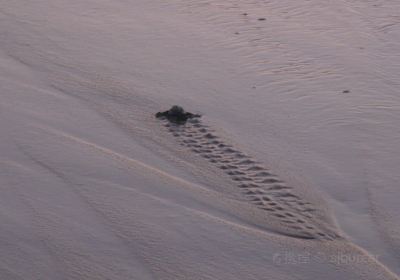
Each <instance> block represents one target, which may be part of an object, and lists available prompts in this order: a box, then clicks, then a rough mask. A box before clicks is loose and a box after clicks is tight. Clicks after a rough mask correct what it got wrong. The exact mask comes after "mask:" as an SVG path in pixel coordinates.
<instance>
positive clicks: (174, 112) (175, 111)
mask: <svg viewBox="0 0 400 280" xmlns="http://www.w3.org/2000/svg"><path fill="white" fill-rule="evenodd" d="M200 117H201V116H200V115H198V114H192V113H189V112H185V110H183V108H182V107H180V106H177V105H174V106H172V108H171V109H169V110H168V111H165V112H158V113H157V114H156V118H158V119H167V120H168V121H170V122H172V123H175V124H184V123H186V121H187V120H188V119H192V118H200Z"/></svg>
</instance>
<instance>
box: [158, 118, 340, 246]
mask: <svg viewBox="0 0 400 280" xmlns="http://www.w3.org/2000/svg"><path fill="white" fill-rule="evenodd" d="M163 124H164V126H165V127H166V128H167V129H168V131H169V132H170V133H172V135H173V136H174V137H175V138H176V139H177V141H178V142H179V144H180V145H182V146H184V147H186V148H187V149H189V150H191V151H192V152H193V153H195V154H197V155H199V156H201V157H202V158H204V159H205V160H207V161H208V162H209V163H210V164H212V165H214V166H215V167H218V168H219V169H221V170H222V171H223V172H224V173H225V174H226V175H228V177H229V178H230V179H231V180H232V181H233V182H234V183H235V185H236V186H237V187H238V188H239V189H240V192H241V193H242V194H243V196H244V197H245V198H246V200H247V201H248V202H249V203H251V204H253V205H254V206H256V207H257V208H259V209H261V210H263V211H267V212H268V213H269V215H272V216H273V217H274V218H276V219H278V221H279V222H281V223H283V224H284V225H286V227H287V228H288V229H289V230H290V231H293V232H296V235H294V236H295V237H297V238H302V239H318V240H334V239H337V238H340V236H339V235H338V234H337V233H336V232H334V231H332V229H328V227H326V226H324V225H323V222H321V221H319V220H318V218H317V217H316V212H317V210H318V209H316V208H315V207H314V206H313V204H312V203H310V202H307V201H305V200H304V199H302V198H301V197H299V195H297V194H295V193H294V192H293V191H292V189H293V188H292V187H291V186H289V185H287V184H286V183H285V182H284V181H283V180H281V179H280V178H279V177H278V176H276V175H275V174H273V173H272V172H271V171H270V170H269V169H268V168H266V167H265V166H264V165H262V164H261V163H260V162H258V161H257V160H255V159H254V158H252V157H251V156H249V155H247V154H245V153H243V152H241V151H240V150H238V149H236V148H235V147H233V146H232V145H230V144H228V143H226V142H225V141H223V140H222V139H221V138H220V137H218V136H217V135H216V134H215V132H214V131H213V130H212V129H210V128H208V127H207V126H206V125H204V124H202V122H201V121H200V120H199V119H191V120H188V121H187V122H186V123H185V124H183V125H177V124H174V123H170V122H168V121H166V120H163Z"/></svg>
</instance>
